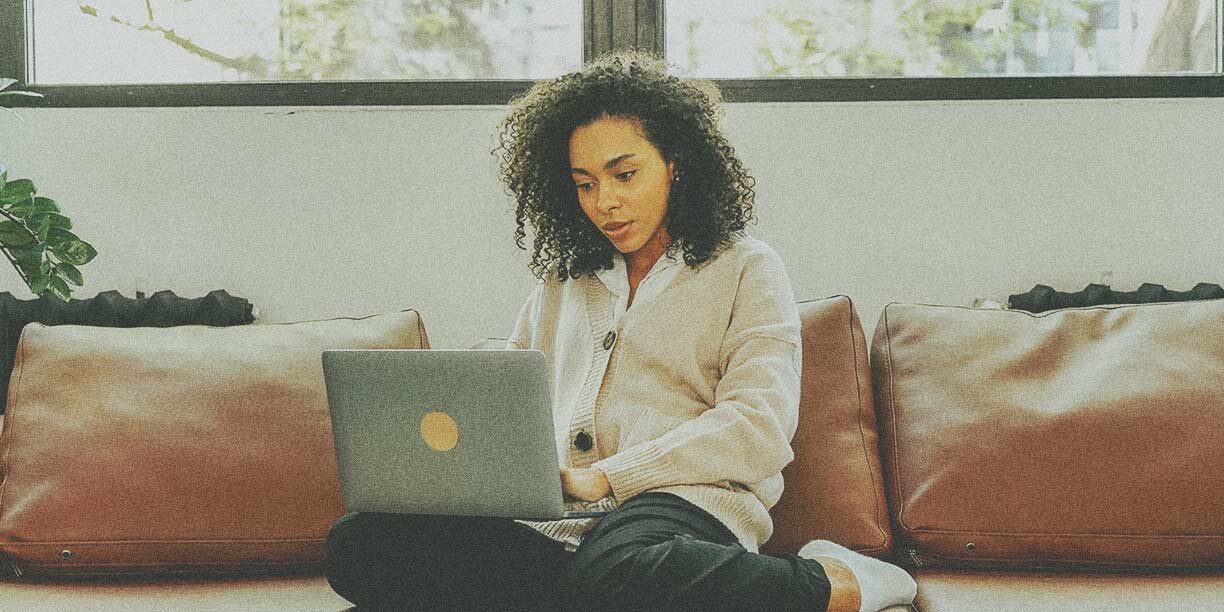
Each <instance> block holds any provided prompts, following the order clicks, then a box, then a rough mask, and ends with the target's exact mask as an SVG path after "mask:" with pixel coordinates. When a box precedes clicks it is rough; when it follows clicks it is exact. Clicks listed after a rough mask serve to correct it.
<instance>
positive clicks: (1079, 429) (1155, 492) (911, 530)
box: [872, 300, 1224, 609]
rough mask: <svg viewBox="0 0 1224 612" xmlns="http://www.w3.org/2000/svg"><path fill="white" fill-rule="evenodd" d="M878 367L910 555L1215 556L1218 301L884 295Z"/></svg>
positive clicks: (1040, 562)
mask: <svg viewBox="0 0 1224 612" xmlns="http://www.w3.org/2000/svg"><path fill="white" fill-rule="evenodd" d="M872 372H873V382H874V384H875V392H876V398H877V403H878V406H879V410H880V414H881V417H882V423H883V425H882V428H881V434H882V437H883V442H884V444H883V461H884V464H885V473H886V474H887V475H888V489H887V492H888V495H889V498H890V499H889V504H890V508H891V511H892V514H893V519H894V521H895V525H894V526H895V528H896V535H897V537H898V540H899V543H898V546H903V547H906V548H907V549H909V550H914V551H915V553H916V555H917V560H918V561H919V562H923V561H925V562H926V563H927V564H928V566H929V565H932V564H933V565H939V564H940V563H941V562H942V563H947V564H959V565H963V566H967V567H1004V566H1006V567H1047V568H1059V567H1073V566H1095V567H1137V568H1144V567H1146V568H1162V567H1163V568H1176V567H1213V566H1214V567H1220V566H1224V470H1219V469H1216V467H1217V466H1220V465H1224V427H1221V423H1224V300H1207V301H1195V302H1176V303H1152V304H1131V305H1110V306H1095V307H1084V308H1073V309H1066V310H1054V311H1049V312H1046V313H1042V314H1039V315H1034V314H1031V313H1027V312H1021V311H1014V310H1012V311H1008V310H983V309H973V308H965V307H955V306H927V305H920V304H900V303H892V304H889V305H888V306H886V307H885V309H884V311H883V314H882V315H881V319H880V322H879V324H878V325H877V328H876V333H875V336H874V339H873V342H872ZM1217 609H1224V607H1221V608H1217Z"/></svg>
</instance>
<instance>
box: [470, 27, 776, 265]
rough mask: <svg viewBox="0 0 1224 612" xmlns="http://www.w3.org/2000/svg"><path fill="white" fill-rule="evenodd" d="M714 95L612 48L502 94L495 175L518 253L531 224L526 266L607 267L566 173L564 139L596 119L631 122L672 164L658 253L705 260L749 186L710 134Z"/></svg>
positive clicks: (656, 63)
mask: <svg viewBox="0 0 1224 612" xmlns="http://www.w3.org/2000/svg"><path fill="white" fill-rule="evenodd" d="M721 104H722V97H721V95H720V94H719V92H718V89H717V88H716V87H715V86H714V85H713V84H712V83H710V82H708V81H703V80H697V79H681V78H678V77H676V76H672V75H669V74H667V69H666V65H665V64H664V63H663V62H662V61H661V60H658V59H656V58H654V57H652V56H649V55H645V54H643V53H639V52H634V51H628V52H626V51H621V52H616V53H611V54H608V55H604V56H601V57H600V58H598V59H596V60H594V61H592V62H590V63H588V64H586V65H585V66H583V67H582V69H580V70H578V71H575V72H571V73H569V74H565V75H563V76H560V77H557V78H555V79H550V80H543V81H538V82H536V83H535V84H533V85H532V87H531V88H530V89H528V90H527V91H526V92H524V93H523V94H521V95H520V96H517V97H516V98H515V99H514V100H512V101H511V109H510V113H509V114H508V116H507V117H506V118H505V119H503V120H502V122H501V125H500V130H499V145H498V147H497V148H496V149H494V151H493V153H494V155H497V156H499V157H500V175H501V179H502V181H503V182H504V183H505V185H506V189H507V193H508V194H509V195H511V196H513V197H514V200H515V212H514V215H515V222H516V224H517V229H515V232H514V241H515V244H516V245H517V246H518V247H519V248H520V249H524V250H526V247H524V246H523V239H524V237H525V236H526V231H525V230H524V225H525V223H526V222H527V221H530V222H531V224H532V225H533V226H534V227H535V244H534V251H533V253H532V257H531V264H530V266H529V267H530V268H531V271H532V273H533V274H534V275H535V276H536V277H537V278H541V279H542V278H544V275H545V274H547V268H548V267H549V265H550V264H553V263H556V267H557V275H558V280H560V281H565V280H566V278H567V277H569V278H577V277H578V276H580V275H583V274H586V275H593V274H594V273H595V271H596V270H599V269H610V268H612V256H613V255H615V254H616V253H617V250H616V247H615V246H613V245H612V243H611V241H609V240H608V239H607V237H605V236H604V235H603V234H602V233H601V232H600V231H599V228H597V227H596V226H595V224H594V223H592V222H591V220H590V219H589V218H588V217H587V216H586V215H585V213H583V211H582V208H581V206H580V205H579V203H578V195H577V191H576V189H575V188H574V183H573V179H572V178H571V176H570V163H569V139H570V135H571V134H572V133H573V131H574V129H575V128H578V127H581V126H584V125H588V124H590V123H592V122H594V121H595V120H597V119H599V118H600V117H602V116H605V115H607V116H611V117H625V118H631V119H637V120H638V121H639V122H640V123H639V125H640V126H641V128H642V131H643V135H644V136H645V137H646V139H647V140H648V141H650V143H651V144H652V145H654V146H655V148H656V149H658V150H659V152H660V153H661V154H662V156H663V159H664V161H666V162H675V165H676V173H677V175H678V177H679V179H678V182H677V183H675V185H674V186H673V187H672V190H671V196H670V198H669V200H668V204H667V214H666V217H665V220H664V221H665V223H666V224H667V231H668V233H669V234H670V235H671V237H672V238H673V240H672V242H671V244H670V245H669V246H668V249H667V252H668V254H670V255H673V256H674V254H675V251H676V247H677V245H678V244H683V246H684V261H685V263H686V264H687V265H689V266H695V265H698V264H700V263H702V262H704V261H706V260H708V259H709V258H710V257H711V256H712V255H713V254H714V252H716V251H717V250H718V249H720V248H721V247H722V246H724V245H726V244H727V243H729V242H730V239H731V237H732V235H734V234H736V233H739V232H741V231H742V230H743V229H744V226H745V225H746V224H747V222H748V221H749V220H750V219H752V204H753V197H754V193H753V190H752V188H753V185H754V184H755V181H754V180H753V178H752V177H751V176H750V175H749V174H748V171H747V170H746V169H745V168H744V166H743V164H741V163H740V160H739V159H738V158H737V157H736V156H735V150H734V149H733V148H732V147H731V145H730V144H728V143H727V140H726V138H724V137H723V135H722V133H721V132H719V130H718V126H717V118H718V116H719V115H720V114H721V112H722V108H721Z"/></svg>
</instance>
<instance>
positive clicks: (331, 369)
mask: <svg viewBox="0 0 1224 612" xmlns="http://www.w3.org/2000/svg"><path fill="white" fill-rule="evenodd" d="M323 374H324V381H325V384H326V387H327V401H328V405H329V409H330V414H331V421H332V434H333V436H334V439H335V447H336V464H337V467H338V468H339V472H340V488H341V495H342V498H343V500H344V505H345V508H346V509H347V510H348V511H349V512H397V513H412V514H440V515H467V516H498V517H508V518H519V519H537V520H551V519H558V518H563V517H564V516H565V511H564V503H563V501H562V494H561V481H560V476H559V474H560V467H559V464H558V460H557V450H556V441H555V439H554V434H553V424H552V403H551V398H550V393H549V388H548V382H547V372H546V363H545V358H544V353H543V352H542V351H539V350H486V349H475V350H445V349H336V350H325V351H323Z"/></svg>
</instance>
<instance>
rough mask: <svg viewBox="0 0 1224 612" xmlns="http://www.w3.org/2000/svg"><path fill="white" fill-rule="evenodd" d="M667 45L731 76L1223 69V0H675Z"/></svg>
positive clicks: (697, 69)
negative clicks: (1219, 20) (1219, 23)
mask: <svg viewBox="0 0 1224 612" xmlns="http://www.w3.org/2000/svg"><path fill="white" fill-rule="evenodd" d="M666 7H667V15H666V22H667V38H666V48H667V51H668V57H669V59H670V61H672V62H673V63H676V64H678V65H679V66H681V67H682V68H683V69H684V70H685V71H687V72H690V73H693V74H699V75H702V76H709V77H723V78H757V77H760V78H793V77H966V76H1047V75H1103V74H1126V75H1141V74H1172V73H1175V74H1212V73H1213V72H1217V70H1218V67H1217V66H1216V44H1217V34H1216V14H1217V10H1218V7H1217V5H1216V0H1001V1H994V0H989V1H979V2H966V1H965V0H883V1H878V0H876V1H873V0H866V1H864V0H832V1H826V2H808V1H803V0H765V1H761V2H753V3H744V2H738V1H735V0H669V1H668V2H667V5H666Z"/></svg>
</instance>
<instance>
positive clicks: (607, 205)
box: [595, 186, 620, 212]
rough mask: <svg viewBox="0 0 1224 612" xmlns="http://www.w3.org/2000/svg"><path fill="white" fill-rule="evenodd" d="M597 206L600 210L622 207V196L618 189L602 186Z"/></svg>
mask: <svg viewBox="0 0 1224 612" xmlns="http://www.w3.org/2000/svg"><path fill="white" fill-rule="evenodd" d="M595 206H596V208H598V209H599V211H600V212H606V211H609V210H612V209H613V208H620V198H619V196H618V195H617V193H616V189H615V188H614V187H610V186H609V187H603V186H601V187H600V188H599V193H598V196H597V199H596V202H595Z"/></svg>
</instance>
